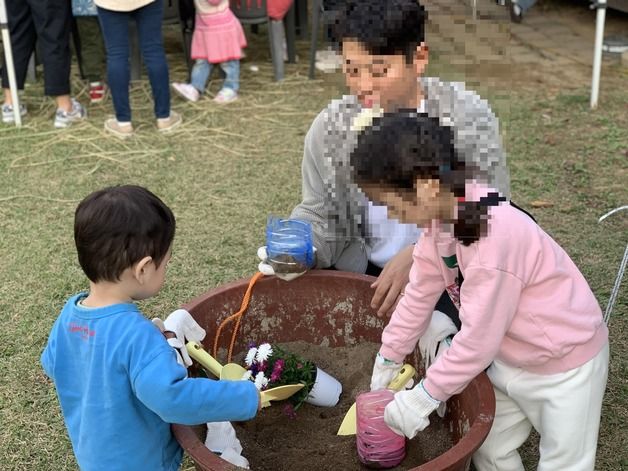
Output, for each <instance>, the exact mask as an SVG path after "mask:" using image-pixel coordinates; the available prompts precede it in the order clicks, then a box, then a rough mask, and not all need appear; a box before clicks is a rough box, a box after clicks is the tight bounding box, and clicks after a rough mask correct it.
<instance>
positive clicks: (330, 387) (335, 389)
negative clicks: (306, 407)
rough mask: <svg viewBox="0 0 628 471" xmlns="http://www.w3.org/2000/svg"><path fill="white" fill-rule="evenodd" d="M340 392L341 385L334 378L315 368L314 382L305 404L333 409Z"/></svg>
mask: <svg viewBox="0 0 628 471" xmlns="http://www.w3.org/2000/svg"><path fill="white" fill-rule="evenodd" d="M341 392H342V384H340V382H339V381H338V380H337V379H336V378H334V377H333V376H330V375H328V374H327V373H325V372H324V371H323V370H321V369H320V368H318V367H317V368H316V381H315V382H314V385H313V386H312V389H311V390H310V394H309V395H308V396H307V398H306V399H305V402H307V403H308V404H312V405H315V406H321V407H333V406H335V405H336V404H338V400H339V399H340V393H341Z"/></svg>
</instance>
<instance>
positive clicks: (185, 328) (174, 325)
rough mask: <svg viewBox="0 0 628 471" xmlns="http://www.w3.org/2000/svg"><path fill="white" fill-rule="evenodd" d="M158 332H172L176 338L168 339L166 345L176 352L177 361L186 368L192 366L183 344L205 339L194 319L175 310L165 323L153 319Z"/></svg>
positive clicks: (181, 311)
mask: <svg viewBox="0 0 628 471" xmlns="http://www.w3.org/2000/svg"><path fill="white" fill-rule="evenodd" d="M153 324H155V325H156V326H157V327H158V328H159V330H161V331H162V332H163V331H164V330H169V331H171V332H174V334H175V335H176V338H172V339H168V343H169V344H170V346H171V347H172V348H174V349H175V351H176V352H177V361H178V362H179V363H180V364H181V365H183V366H185V367H186V368H187V367H188V366H190V365H191V364H192V359H191V358H190V355H189V354H188V351H187V349H186V348H185V344H186V343H187V342H200V341H201V340H203V339H204V338H205V330H204V329H203V328H202V327H201V326H200V325H198V324H197V323H196V321H195V320H194V318H193V317H192V316H191V315H190V313H189V312H187V311H186V310H185V309H177V310H176V311H174V312H172V313H171V314H170V315H169V316H168V317H166V320H165V321H162V320H161V319H159V318H154V319H153Z"/></svg>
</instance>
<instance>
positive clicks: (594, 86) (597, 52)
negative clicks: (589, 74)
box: [591, 0, 606, 109]
mask: <svg viewBox="0 0 628 471" xmlns="http://www.w3.org/2000/svg"><path fill="white" fill-rule="evenodd" d="M591 8H596V9H597V16H596V19H595V45H594V49H593V78H592V79H591V109H595V108H597V99H598V96H599V93H600V74H601V73H602V42H603V41H604V23H605V22H606V0H593V4H592V5H591Z"/></svg>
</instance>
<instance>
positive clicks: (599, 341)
mask: <svg viewBox="0 0 628 471" xmlns="http://www.w3.org/2000/svg"><path fill="white" fill-rule="evenodd" d="M488 191H494V190H489V189H487V188H486V187H480V186H477V185H468V186H467V189H466V199H467V201H479V198H480V197H481V196H484V195H486V193H488ZM487 232H488V234H487V235H486V236H484V237H482V238H481V239H480V240H479V241H477V242H475V243H473V244H471V245H470V246H466V247H465V246H464V245H462V244H461V243H460V242H458V241H457V240H456V239H455V238H454V237H453V235H452V234H450V233H448V232H446V231H445V230H444V229H443V228H442V227H439V226H438V224H434V225H433V227H432V228H431V229H430V230H426V231H424V232H423V234H422V235H421V238H420V239H419V241H418V243H417V244H416V247H415V249H414V253H413V257H414V263H413V265H412V269H411V271H410V282H409V283H408V285H407V286H406V289H405V296H404V297H403V298H402V299H401V301H400V302H399V304H398V306H397V309H396V310H395V312H394V313H393V315H392V317H391V319H390V322H389V323H388V325H387V326H386V328H385V329H384V332H383V334H382V347H381V349H380V353H381V354H382V355H383V356H384V357H385V358H387V359H390V360H393V361H396V362H402V361H403V360H404V358H405V356H406V355H407V354H409V353H411V352H412V351H413V350H414V348H415V346H416V343H417V341H418V339H419V338H420V337H421V336H422V335H423V333H424V332H425V331H426V329H427V326H428V324H429V322H430V318H431V315H432V311H433V309H434V305H435V304H436V301H437V300H438V298H439V296H440V295H441V294H442V292H443V291H444V290H445V288H446V286H450V285H452V284H453V283H454V282H455V276H456V273H457V271H458V269H457V268H449V267H448V266H447V265H446V263H445V261H444V258H443V257H448V256H450V255H453V254H455V255H456V258H457V263H458V265H459V267H460V271H461V272H462V275H463V277H464V282H463V283H462V287H461V290H460V304H461V308H460V320H461V323H462V328H461V329H460V332H459V333H458V334H456V336H455V337H454V339H453V342H452V344H451V348H449V349H448V350H447V351H446V352H445V353H444V354H443V355H441V356H440V357H439V358H438V359H437V360H436V361H435V362H434V363H433V364H432V365H431V366H430V368H429V369H428V370H427V372H426V375H425V381H424V386H425V388H426V390H427V391H428V392H429V393H430V394H431V395H432V396H433V397H435V398H436V399H438V400H441V401H445V400H447V399H448V398H449V397H451V396H452V395H454V394H458V393H459V392H461V391H462V390H463V389H464V388H465V387H466V386H467V384H469V382H471V380H472V379H473V378H474V377H475V376H477V375H478V374H479V373H480V372H482V371H483V370H484V369H486V368H487V367H488V366H489V365H490V363H491V362H492V361H493V359H494V358H497V359H499V360H501V361H503V362H505V363H507V364H509V365H512V366H514V367H519V368H523V369H525V370H527V371H530V372H533V373H537V374H555V373H560V372H565V371H568V370H570V369H573V368H576V367H578V366H581V365H583V364H584V363H586V362H587V361H588V360H590V359H591V358H593V357H594V356H595V355H596V354H597V353H598V352H599V351H600V350H601V349H602V347H603V346H604V345H605V344H606V342H607V341H608V329H607V327H606V324H605V323H604V321H603V318H602V311H601V310H600V307H599V305H598V303H597V301H596V299H595V296H594V295H593V293H592V292H591V289H590V288H589V285H588V283H587V282H586V280H585V279H584V277H583V276H582V274H581V273H580V271H579V270H578V268H576V266H575V264H574V263H573V261H572V260H571V259H570V258H569V256H568V255H567V253H566V252H565V251H564V250H563V249H562V248H561V247H560V246H559V245H558V244H557V243H556V242H555V241H554V240H553V239H552V238H551V237H550V236H549V235H547V234H546V233H545V232H544V231H543V230H542V229H541V228H540V227H539V226H538V225H537V224H536V223H535V222H534V221H532V219H530V218H529V217H528V216H527V215H526V214H525V213H523V212H521V211H520V210H518V209H516V208H514V207H512V206H510V205H509V204H507V203H501V204H500V205H499V206H494V207H490V208H489V224H488V231H487ZM448 260H449V264H450V265H451V259H448Z"/></svg>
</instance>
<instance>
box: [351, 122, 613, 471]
mask: <svg viewBox="0 0 628 471" xmlns="http://www.w3.org/2000/svg"><path fill="white" fill-rule="evenodd" d="M455 142H456V136H455V135H454V134H453V131H452V130H451V129H450V128H449V127H446V126H441V125H440V123H439V122H438V120H437V119H435V118H429V117H427V115H423V114H417V113H416V112H409V111H407V112H406V111H402V112H398V113H395V114H387V115H384V116H383V117H381V118H378V119H376V120H375V121H374V122H373V123H372V126H370V127H369V128H367V129H366V130H365V131H364V132H362V133H361V134H360V135H359V136H358V141H357V146H356V148H355V150H354V151H353V153H352V155H351V165H352V171H353V172H354V179H355V181H356V183H357V184H358V185H359V186H360V188H361V189H362V191H363V192H364V193H365V194H366V195H367V197H368V198H369V199H370V200H371V201H375V202H378V203H382V204H385V205H386V206H387V207H388V211H389V213H391V214H392V215H393V216H396V217H397V218H399V219H400V220H401V221H402V222H404V223H414V224H417V225H418V226H420V227H423V228H424V229H425V230H424V232H423V234H422V235H421V237H420V239H419V241H418V242H417V244H416V247H415V249H414V254H413V256H414V263H413V266H412V270H411V272H410V282H409V283H408V285H407V286H406V288H405V294H404V296H403V297H402V298H401V300H400V302H399V304H398V305H397V308H396V310H395V312H394V313H393V315H392V317H391V319H390V322H389V323H388V325H387V326H386V328H385V329H384V332H383V334H382V346H381V349H380V351H379V353H378V355H377V358H376V361H375V366H374V369H373V376H372V380H371V389H381V388H384V387H386V385H387V384H388V383H389V382H390V380H391V379H392V378H393V377H394V376H395V375H396V373H397V372H398V371H399V369H400V368H401V363H402V362H403V360H404V358H405V357H406V355H408V354H409V353H411V352H412V351H414V349H415V346H416V344H417V341H418V340H419V338H420V337H421V336H422V335H423V334H424V333H425V331H426V329H427V327H428V324H429V322H430V319H431V317H432V308H433V306H434V304H435V303H436V300H437V299H438V297H439V296H440V294H441V293H442V292H443V289H446V290H447V291H448V292H449V294H450V297H451V298H452V301H453V302H454V303H455V304H456V305H457V306H458V307H459V312H460V320H461V323H462V327H461V329H460V332H459V333H457V334H456V335H455V337H454V338H453V341H451V344H450V346H449V347H448V348H447V346H442V347H441V351H440V352H439V355H438V356H437V358H436V360H435V361H434V362H433V363H432V365H431V366H430V367H429V368H428V369H427V371H426V374H425V377H424V378H423V379H422V381H421V382H420V383H419V384H418V385H417V386H416V387H414V388H413V389H411V390H408V391H402V392H398V393H396V394H395V399H394V401H392V402H391V403H390V404H389V405H388V406H387V407H386V411H385V419H386V422H387V424H388V425H389V426H390V427H391V428H393V429H394V430H395V431H397V432H398V433H399V434H404V435H406V436H407V437H409V438H413V437H414V436H415V435H416V434H417V432H419V431H421V430H423V429H424V428H425V427H426V426H427V425H428V424H429V419H428V416H429V415H430V414H431V413H432V412H433V411H434V410H435V409H436V408H437V407H438V406H439V405H440V403H441V402H443V401H447V399H449V398H450V397H451V396H452V395H454V394H458V393H460V392H461V391H462V390H463V389H464V388H465V387H466V386H467V384H469V382H470V381H471V380H472V379H473V378H474V377H475V376H477V375H478V374H479V373H481V372H482V371H484V370H486V369H487V368H488V370H487V374H488V376H489V378H490V379H491V381H492V383H493V386H494V391H495V397H496V410H495V419H494V422H493V426H492V429H491V432H490V433H489V435H488V437H487V439H486V441H485V442H484V444H483V445H482V447H481V448H480V449H479V450H478V451H477V452H476V454H475V455H474V458H473V461H474V464H475V467H476V468H477V469H478V471H484V470H509V471H510V470H523V469H524V468H523V465H522V463H521V459H520V457H519V453H518V452H517V449H518V448H519V447H520V446H521V445H522V444H523V442H524V441H525V440H526V438H527V437H528V435H529V433H530V431H531V429H532V427H534V428H535V429H536V430H537V431H538V433H539V434H540V435H541V442H540V446H539V451H540V460H539V465H538V469H539V470H551V471H557V470H569V471H576V470H593V469H594V465H595V453H596V447H597V436H598V429H599V422H600V413H601V405H602V398H603V395H604V389H605V386H606V379H607V374H608V354H609V348H608V330H607V327H606V324H605V323H604V321H603V318H602V312H601V310H600V307H599V305H598V303H597V301H596V299H595V296H594V295H593V293H592V292H591V289H590V288H589V285H588V284H587V282H586V280H585V279H584V277H583V276H582V274H581V273H580V272H579V271H578V269H577V268H576V266H575V265H574V263H573V262H572V260H571V259H570V258H569V256H568V255H567V253H566V252H565V251H564V250H563V249H562V248H561V247H560V246H559V245H558V244H557V243H556V242H555V241H554V240H553V239H552V238H551V237H550V236H549V235H548V234H547V233H545V232H544V231H543V230H542V229H541V228H540V227H539V226H538V225H537V224H536V223H535V222H534V220H533V219H532V218H531V217H530V216H529V215H528V214H527V213H524V212H523V211H522V210H520V209H517V208H516V207H514V206H512V205H511V204H510V203H509V202H508V201H506V199H505V198H503V197H501V196H500V195H499V194H498V193H497V192H496V191H495V190H493V189H491V188H489V187H488V186H486V185H485V184H483V181H485V179H484V177H483V175H482V174H481V173H480V172H479V171H478V170H477V169H474V168H469V167H468V165H467V166H465V165H464V163H463V162H462V161H461V160H458V158H457V155H456V150H455ZM462 279H464V282H463V283H462Z"/></svg>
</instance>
